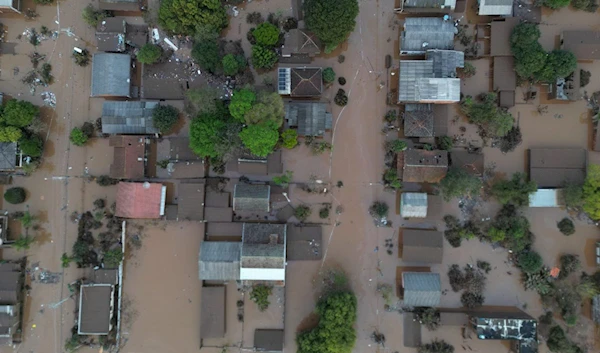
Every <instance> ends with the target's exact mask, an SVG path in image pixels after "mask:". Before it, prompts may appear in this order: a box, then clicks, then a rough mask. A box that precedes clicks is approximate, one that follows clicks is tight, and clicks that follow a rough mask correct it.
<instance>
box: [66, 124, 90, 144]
mask: <svg viewBox="0 0 600 353" xmlns="http://www.w3.org/2000/svg"><path fill="white" fill-rule="evenodd" d="M88 139H89V137H88V136H87V135H86V134H84V133H83V130H81V128H78V127H74V128H73V130H71V134H70V135H69V140H70V141H71V143H72V144H74V145H75V146H83V145H85V144H86V143H87V141H88Z"/></svg>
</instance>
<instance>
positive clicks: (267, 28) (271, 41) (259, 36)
mask: <svg viewBox="0 0 600 353" xmlns="http://www.w3.org/2000/svg"><path fill="white" fill-rule="evenodd" d="M252 35H253V36H254V39H256V44H258V45H262V46H265V47H272V46H274V45H275V44H277V42H278V41H279V28H277V27H275V26H274V25H273V24H271V23H269V22H263V23H261V24H259V25H258V27H256V29H255V30H254V32H252Z"/></svg>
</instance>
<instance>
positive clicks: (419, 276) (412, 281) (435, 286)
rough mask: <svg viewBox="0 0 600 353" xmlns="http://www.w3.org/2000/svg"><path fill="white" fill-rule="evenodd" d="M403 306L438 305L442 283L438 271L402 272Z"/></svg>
mask: <svg viewBox="0 0 600 353" xmlns="http://www.w3.org/2000/svg"><path fill="white" fill-rule="evenodd" d="M402 286H403V288H404V306H411V307H421V306H425V307H436V306H439V305H440V298H441V296H442V285H441V282H440V274H439V273H427V272H404V273H402Z"/></svg>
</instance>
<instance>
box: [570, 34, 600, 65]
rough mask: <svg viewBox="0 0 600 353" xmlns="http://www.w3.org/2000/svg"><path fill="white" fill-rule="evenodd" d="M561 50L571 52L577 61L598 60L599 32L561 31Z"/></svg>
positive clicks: (599, 47)
mask: <svg viewBox="0 0 600 353" xmlns="http://www.w3.org/2000/svg"><path fill="white" fill-rule="evenodd" d="M561 48H562V49H564V50H568V51H571V52H573V54H575V57H576V58H577V60H598V59H600V31H563V32H562V34H561Z"/></svg>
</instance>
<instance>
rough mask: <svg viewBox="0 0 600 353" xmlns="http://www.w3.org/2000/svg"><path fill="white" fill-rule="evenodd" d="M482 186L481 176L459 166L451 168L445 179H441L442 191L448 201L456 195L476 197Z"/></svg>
mask: <svg viewBox="0 0 600 353" xmlns="http://www.w3.org/2000/svg"><path fill="white" fill-rule="evenodd" d="M482 186H483V183H482V181H481V179H480V178H478V177H476V176H474V175H471V174H469V173H467V171H466V170H464V169H463V168H459V167H454V168H450V170H449V171H448V173H447V174H446V176H445V177H444V179H442V181H440V191H441V192H442V195H443V197H444V199H445V200H446V201H450V200H451V199H452V198H454V197H459V198H460V197H468V198H471V197H476V196H477V195H479V193H480V191H481V187H482Z"/></svg>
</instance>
